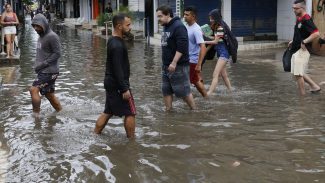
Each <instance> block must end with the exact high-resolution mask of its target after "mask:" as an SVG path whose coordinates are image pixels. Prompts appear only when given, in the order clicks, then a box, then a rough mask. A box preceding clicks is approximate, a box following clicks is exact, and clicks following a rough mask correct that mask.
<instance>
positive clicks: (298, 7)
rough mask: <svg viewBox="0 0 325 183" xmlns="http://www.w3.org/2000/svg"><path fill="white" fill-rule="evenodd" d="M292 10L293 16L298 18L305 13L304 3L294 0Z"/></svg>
mask: <svg viewBox="0 0 325 183" xmlns="http://www.w3.org/2000/svg"><path fill="white" fill-rule="evenodd" d="M292 9H293V12H294V13H295V15H296V16H298V17H300V16H302V15H303V14H305V13H306V2H305V1H304V0H295V2H294V3H293V5H292Z"/></svg>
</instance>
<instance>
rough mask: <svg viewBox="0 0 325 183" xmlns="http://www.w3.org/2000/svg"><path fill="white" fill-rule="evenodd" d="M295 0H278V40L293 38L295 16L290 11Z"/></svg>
mask: <svg viewBox="0 0 325 183" xmlns="http://www.w3.org/2000/svg"><path fill="white" fill-rule="evenodd" d="M294 1H295V0H278V12H277V35H278V39H279V40H291V39H292V38H293V33H294V26H295V23H296V17H295V14H294V12H293V11H292V4H293V2H294Z"/></svg>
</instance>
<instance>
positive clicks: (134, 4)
mask: <svg viewBox="0 0 325 183" xmlns="http://www.w3.org/2000/svg"><path fill="white" fill-rule="evenodd" d="M129 10H130V11H140V12H144V0H129Z"/></svg>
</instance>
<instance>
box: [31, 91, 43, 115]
mask: <svg viewBox="0 0 325 183" xmlns="http://www.w3.org/2000/svg"><path fill="white" fill-rule="evenodd" d="M29 93H30V95H31V98H32V106H33V113H34V114H35V115H37V116H38V115H39V113H40V110H41V97H40V95H39V88H37V87H34V86H32V87H30V89H29Z"/></svg>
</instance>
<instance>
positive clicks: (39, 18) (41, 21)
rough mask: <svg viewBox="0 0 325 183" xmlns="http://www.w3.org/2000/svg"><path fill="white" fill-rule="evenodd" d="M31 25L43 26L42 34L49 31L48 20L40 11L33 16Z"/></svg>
mask: <svg viewBox="0 0 325 183" xmlns="http://www.w3.org/2000/svg"><path fill="white" fill-rule="evenodd" d="M32 25H39V26H41V27H42V28H43V31H44V34H46V33H48V32H49V31H50V26H49V23H48V21H47V19H46V17H45V16H44V15H43V14H41V13H39V14H37V15H35V16H34V18H33V20H32Z"/></svg>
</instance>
